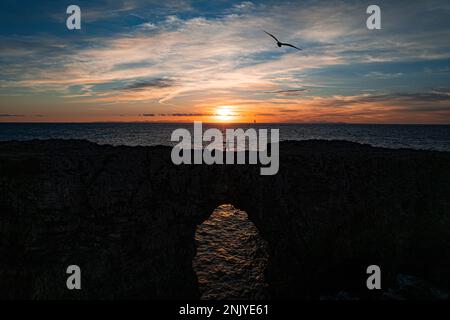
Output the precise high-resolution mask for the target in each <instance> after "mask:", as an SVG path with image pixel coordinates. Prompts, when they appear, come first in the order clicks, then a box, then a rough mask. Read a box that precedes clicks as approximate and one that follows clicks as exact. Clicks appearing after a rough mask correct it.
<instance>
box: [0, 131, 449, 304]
mask: <svg viewBox="0 0 450 320" xmlns="http://www.w3.org/2000/svg"><path fill="white" fill-rule="evenodd" d="M170 151H171V149H170V148H169V147H112V146H100V145H96V144H94V143H90V142H87V141H74V140H65V141H63V140H47V141H30V142H3V143H0V239H1V240H0V257H1V258H0V259H1V260H0V298H33V299H51V298H61V299H87V298H106V299H109V298H148V299H175V298H194V299H195V298H198V296H199V292H198V287H197V280H196V276H195V274H194V272H193V270H192V259H193V257H194V255H195V243H194V233H195V228H196V226H197V225H198V224H200V223H201V222H202V221H204V220H205V219H207V218H208V216H209V215H210V214H211V212H212V211H213V210H214V209H215V208H216V207H217V206H218V205H220V204H222V203H232V204H233V205H235V206H236V207H237V208H240V209H242V210H245V211H246V212H247V213H248V216H249V218H250V219H251V220H252V221H253V222H254V224H255V225H256V226H257V228H258V229H259V231H260V233H261V236H262V237H263V238H264V239H265V240H266V241H267V243H268V250H269V266H268V269H267V271H266V273H267V281H268V283H269V286H270V291H271V296H272V298H275V299H277V298H294V299H295V298H312V299H315V298H319V297H321V296H324V295H327V294H333V293H335V292H340V291H348V292H352V293H354V294H356V295H358V296H359V297H363V298H381V297H382V296H381V295H382V293H381V292H376V293H373V292H368V290H367V289H366V286H365V280H366V278H367V275H366V274H365V271H366V268H367V266H368V265H371V264H377V265H379V266H380V267H381V269H382V285H383V288H390V287H392V286H393V285H394V283H395V279H396V278H398V275H399V274H410V275H414V276H417V277H420V279H424V280H426V281H429V282H430V283H433V284H435V285H438V286H440V287H442V288H444V289H448V288H449V287H450V197H449V194H450V154H449V153H440V152H427V151H413V150H389V149H382V148H373V147H370V146H367V145H359V144H355V143H349V142H339V141H335V142H326V141H304V142H282V143H281V144H280V170H279V173H278V174H277V175H275V176H260V175H259V166H255V165H231V166H230V165H221V166H219V165H213V166H207V165H181V166H175V165H173V164H172V162H171V159H170ZM71 264H76V265H79V266H80V267H81V270H82V290H72V291H70V290H67V289H66V278H67V276H68V275H67V274H66V268H67V266H68V265H71Z"/></svg>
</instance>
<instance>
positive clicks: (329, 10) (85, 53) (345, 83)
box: [0, 0, 450, 120]
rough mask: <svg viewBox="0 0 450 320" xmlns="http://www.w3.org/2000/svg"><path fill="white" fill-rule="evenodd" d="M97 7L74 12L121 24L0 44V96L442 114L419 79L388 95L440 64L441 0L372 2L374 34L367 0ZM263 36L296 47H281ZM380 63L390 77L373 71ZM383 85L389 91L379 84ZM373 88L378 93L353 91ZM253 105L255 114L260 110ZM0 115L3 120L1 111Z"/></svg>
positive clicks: (445, 55)
mask: <svg viewBox="0 0 450 320" xmlns="http://www.w3.org/2000/svg"><path fill="white" fill-rule="evenodd" d="M105 1H106V0H105ZM105 3H106V4H108V3H109V0H107V1H106V2H105ZM105 3H103V5H102V6H100V5H99V6H97V5H95V6H93V7H92V8H89V10H83V16H84V17H85V18H86V21H85V22H86V24H87V26H89V27H92V28H94V27H96V26H97V25H101V23H100V22H101V21H106V20H108V19H115V20H112V21H115V22H119V24H120V23H122V24H123V23H125V22H129V24H127V25H126V27H125V26H124V29H123V30H117V29H114V32H111V33H110V34H93V35H89V33H88V31H86V33H81V34H80V35H79V36H78V38H74V37H69V36H61V35H51V34H45V35H43V34H40V33H35V34H31V35H26V36H14V37H12V36H5V35H3V36H0V41H1V42H2V44H4V45H2V47H4V49H3V48H2V50H1V51H0V64H1V71H0V75H1V79H2V81H1V82H0V94H1V95H2V96H3V95H5V94H6V95H8V94H9V95H10V96H11V97H12V96H14V95H17V93H20V94H22V95H23V97H25V98H26V97H28V96H30V95H31V96H32V95H45V94H50V95H52V96H54V97H57V99H59V100H58V101H59V102H60V103H61V104H64V103H72V104H73V103H79V104H82V103H83V104H86V105H114V104H116V105H117V104H118V105H122V106H123V108H125V109H126V108H127V106H128V105H129V104H139V103H140V104H141V105H142V106H143V107H142V110H140V112H139V114H141V115H144V114H154V115H156V116H158V115H160V114H164V115H167V114H183V115H188V114H190V115H191V116H193V115H194V114H197V115H200V114H201V115H207V114H211V112H210V111H211V110H212V109H213V108H214V106H217V105H221V104H233V105H235V106H236V107H237V108H240V110H241V112H242V113H244V112H253V113H254V114H257V113H258V114H266V115H268V114H279V115H281V116H282V115H283V114H284V113H283V111H282V110H280V108H279V106H280V105H284V106H288V107H289V108H290V109H289V110H297V111H298V112H299V114H302V115H303V116H306V115H305V110H306V109H307V108H310V110H309V111H308V112H309V113H308V114H310V116H307V117H313V116H312V115H313V114H315V116H316V117H317V118H323V117H327V115H328V116H330V114H331V113H330V109H331V108H335V109H339V108H341V107H342V106H345V105H347V106H352V107H354V106H356V105H359V106H364V108H366V107H367V106H368V105H369V104H376V103H378V104H380V106H381V105H382V106H383V107H385V108H386V105H387V104H388V102H387V101H390V103H391V104H398V105H401V109H402V110H404V109H408V106H407V105H406V104H407V103H413V104H415V103H419V101H420V103H421V104H422V105H423V104H425V103H427V104H428V105H429V104H433V103H434V104H436V103H438V104H442V105H443V106H442V105H441V111H445V110H442V108H444V109H445V107H446V104H447V100H445V98H444V97H442V96H440V97H439V98H438V97H437V96H436V95H433V96H429V93H428V91H427V90H428V89H429V86H430V85H429V84H428V83H426V81H425V80H422V81H423V84H420V81H419V82H416V84H415V86H416V87H415V92H407V93H405V94H403V95H399V94H396V93H395V92H394V91H393V90H398V89H399V88H395V87H392V86H393V81H395V85H397V86H398V87H401V86H405V85H407V84H408V83H409V82H411V78H410V77H411V74H410V69H408V68H410V67H407V66H405V64H406V63H419V62H420V63H425V64H426V63H428V62H430V63H431V62H432V63H435V62H436V61H447V62H448V61H449V60H450V44H448V43H446V42H445V41H441V39H446V38H448V37H449V36H450V25H449V23H448V21H446V20H445V21H444V20H443V19H444V17H445V14H443V13H442V10H446V9H445V7H446V6H447V5H446V3H445V2H444V1H437V0H436V1H431V2H430V3H428V4H419V3H417V4H416V3H414V4H409V5H408V6H403V2H402V1H400V2H398V3H397V2H396V3H395V4H394V3H392V2H385V1H382V2H381V3H380V4H381V6H382V8H384V9H385V10H384V11H383V29H382V30H380V31H375V32H374V31H369V30H367V29H366V28H365V18H366V14H365V6H366V3H363V2H359V1H355V2H353V1H352V2H346V1H337V2H334V1H333V2H331V1H330V2H320V3H319V2H316V1H305V2H304V3H297V2H284V1H283V2H280V3H270V2H260V1H259V2H258V1H251V2H250V1H243V2H237V3H234V4H230V5H229V6H225V7H220V8H219V7H218V4H216V6H217V8H214V6H213V5H211V6H212V7H213V8H211V7H208V8H201V7H200V6H199V5H198V4H197V3H193V2H189V1H182V0H180V1H165V2H164V3H163V4H161V3H160V2H155V1H150V2H147V1H138V0H133V1H119V2H115V3H114V4H111V7H110V8H111V9H110V10H106V12H104V14H103V15H102V12H101V9H102V8H108V7H107V6H104V4H105ZM404 3H405V4H406V3H407V2H404ZM149 8H151V9H152V10H150V9H149ZM85 11H86V12H85ZM216 11H217V12H216ZM127 19H132V20H133V21H129V20H127ZM108 21H109V20H108ZM436 24H438V25H439V28H438V27H436ZM111 28H112V27H111ZM263 29H265V30H270V31H271V32H273V33H274V34H276V35H279V36H280V38H282V39H283V40H285V41H289V42H291V43H294V44H298V45H299V46H302V47H304V48H305V50H304V51H302V52H297V51H292V50H289V48H281V49H280V48H278V47H276V46H275V45H274V43H273V40H272V39H271V38H269V37H267V35H266V34H264V32H262V30H263ZM102 30H103V29H102ZM386 65H390V66H394V69H395V70H386V69H387V68H380V66H386ZM448 65H449V63H447V67H448ZM337 67H341V68H343V69H340V70H344V68H345V73H347V74H340V72H341V71H336V69H335V68H337ZM427 68H428V69H427ZM442 68H445V66H440V65H438V66H436V65H430V66H429V67H428V66H425V68H422V72H423V73H424V74H425V73H426V72H427V74H429V75H430V74H433V75H436V77H441V78H436V79H435V80H434V81H433V85H434V86H436V85H439V84H442V85H444V83H445V80H446V79H447V80H448V77H447V78H445V77H443V76H442V75H443V74H444V75H445V72H430V71H429V70H443V69H442ZM427 70H428V71H427ZM351 73H353V74H355V75H359V77H360V81H359V83H356V84H354V83H353V81H354V79H351V78H352V75H351ZM331 74H332V76H330V75H331ZM349 74H350V75H349ZM331 81H333V82H332V83H331ZM384 81H390V82H389V86H387V85H384V87H383V83H384ZM374 87H375V90H378V91H380V90H381V91H387V93H386V94H384V95H382V94H378V95H374V96H366V95H364V94H363V92H367V90H373V89H374ZM349 88H350V89H349ZM424 92H425V93H424ZM408 94H409V95H410V96H408ZM25 98H24V99H25ZM144 105H145V109H144ZM162 106H163V107H164V108H165V109H164V108H163V109H162ZM261 106H264V108H265V110H264V111H261V112H258V111H257V110H256V109H257V108H260V107H261ZM0 108H1V109H0V110H2V111H5V114H6V113H8V114H9V113H11V109H9V108H10V107H9V106H7V105H6V104H5V105H4V104H2V103H0ZM410 108H411V110H412V109H413V106H411V107H410ZM87 109H88V108H87ZM149 109H150V111H151V112H148V113H147V112H146V111H147V110H149ZM270 109H272V110H270ZM191 110H194V111H195V112H190V111H191ZM371 110H373V108H372V109H371ZM380 110H381V109H380ZM429 110H431V108H430V109H427V110H425V111H424V112H428V111H429ZM162 111H165V112H162ZM197 111H199V112H197ZM284 111H286V110H284ZM352 111H353V112H356V110H352ZM86 112H87V111H86ZM289 112H290V111H288V113H289ZM336 112H337V113H339V114H341V112H342V111H341V110H337V111H336ZM369 113H370V112H369ZM345 114H346V115H347V116H349V119H350V120H351V119H352V117H351V116H350V115H349V114H348V113H347V112H345ZM358 114H361V112H360V111H358ZM370 114H372V115H373V114H374V112H371V113H370ZM354 115H355V116H356V113H355V114H354ZM444 117H445V114H444Z"/></svg>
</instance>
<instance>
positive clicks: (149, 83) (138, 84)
mask: <svg viewBox="0 0 450 320" xmlns="http://www.w3.org/2000/svg"><path fill="white" fill-rule="evenodd" d="M174 83H175V82H174V81H173V80H171V79H152V80H140V81H135V82H133V83H131V84H127V85H125V86H124V87H122V88H118V89H117V90H131V91H133V90H144V89H152V88H155V89H161V88H170V87H172V86H173V85H174Z"/></svg>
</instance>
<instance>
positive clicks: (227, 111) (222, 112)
mask: <svg viewBox="0 0 450 320" xmlns="http://www.w3.org/2000/svg"><path fill="white" fill-rule="evenodd" d="M235 116H236V114H235V112H234V111H233V107H232V106H220V107H217V108H216V111H215V117H216V119H217V120H220V121H222V122H228V121H231V120H233V117H235Z"/></svg>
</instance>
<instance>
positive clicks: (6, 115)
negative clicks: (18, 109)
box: [0, 113, 24, 118]
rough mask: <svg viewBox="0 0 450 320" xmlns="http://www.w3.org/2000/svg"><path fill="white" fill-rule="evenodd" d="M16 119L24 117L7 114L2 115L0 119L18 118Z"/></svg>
mask: <svg viewBox="0 0 450 320" xmlns="http://www.w3.org/2000/svg"><path fill="white" fill-rule="evenodd" d="M16 117H24V115H22V114H6V113H2V114H0V118H16Z"/></svg>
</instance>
